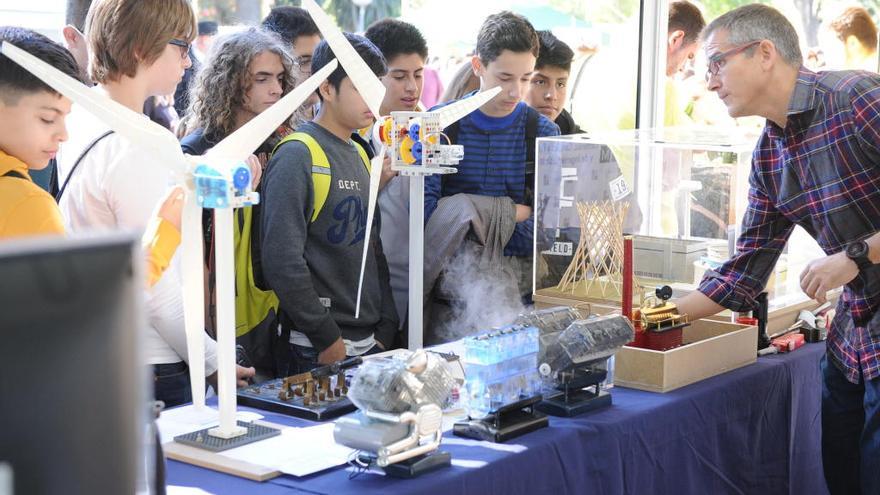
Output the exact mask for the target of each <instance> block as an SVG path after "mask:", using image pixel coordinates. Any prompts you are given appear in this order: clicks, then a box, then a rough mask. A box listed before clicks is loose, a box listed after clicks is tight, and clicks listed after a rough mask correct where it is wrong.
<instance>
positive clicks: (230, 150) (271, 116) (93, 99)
mask: <svg viewBox="0 0 880 495" xmlns="http://www.w3.org/2000/svg"><path fill="white" fill-rule="evenodd" d="M0 52H2V53H3V55H6V56H7V57H9V58H10V59H11V60H13V61H15V62H16V63H18V64H19V65H21V66H22V67H24V68H25V69H27V70H28V71H30V72H31V73H32V74H34V75H35V76H36V77H38V78H40V79H41V80H42V81H43V82H45V83H46V84H48V85H49V86H50V87H52V88H53V89H55V90H56V91H58V92H59V93H61V94H63V95H64V96H66V97H68V98H70V99H71V100H73V101H74V102H75V103H76V104H78V105H82V106H83V107H84V108H85V109H86V110H88V111H89V112H90V113H92V114H93V115H95V116H96V117H97V118H98V119H100V120H101V121H103V122H104V123H105V124H106V125H108V126H109V127H110V128H111V129H113V130H114V131H115V132H117V133H119V134H121V135H122V136H124V137H125V138H127V139H128V140H129V141H131V142H132V143H134V144H135V145H138V146H141V147H142V148H143V150H144V151H145V152H149V153H151V154H152V155H153V156H154V157H155V161H156V163H157V165H159V166H166V167H168V168H169V169H170V170H171V172H172V174H173V179H174V182H176V183H179V184H182V185H183V186H184V189H185V190H186V202H185V204H184V210H183V220H182V228H181V236H182V241H181V250H182V253H181V262H182V272H183V275H182V276H183V299H184V317H185V324H186V336H187V354H188V360H189V368H190V378H191V380H192V396H193V405H194V409H195V411H196V412H197V413H199V414H201V415H202V417H203V418H210V417H211V416H212V415H213V414H214V413H213V411H212V410H210V409H208V408H207V407H206V406H205V388H204V383H205V349H204V339H205V325H204V323H205V322H204V279H203V259H204V258H203V254H202V220H201V218H202V215H201V213H202V208H209V209H213V210H215V215H216V218H215V222H214V225H215V229H216V231H215V235H216V239H217V242H216V243H215V246H216V248H215V249H216V267H217V268H216V270H217V271H216V281H217V355H218V380H217V382H218V390H217V395H218V396H219V402H220V407H219V409H220V425H219V427H217V428H214V429H212V430H210V432H209V434H210V435H211V436H213V437H217V438H220V439H230V438H235V437H239V436H241V435H244V434H245V433H247V429H246V428H243V427H240V426H238V425H237V424H236V421H235V410H236V396H235V392H236V390H235V385H236V383H235V382H236V374H235V367H236V363H235V278H234V255H233V235H232V209H233V208H237V207H241V206H248V205H253V204H256V203H257V202H258V201H259V195H258V194H257V193H255V192H254V191H253V190H252V189H251V174H250V169H249V168H248V167H247V166H246V165H245V164H244V160H245V159H246V158H247V157H248V156H249V155H250V154H251V153H253V152H254V150H256V148H257V147H258V146H259V145H260V144H261V143H262V142H263V141H265V140H266V138H268V137H269V135H270V134H271V133H272V132H273V131H274V130H275V129H277V128H278V126H279V125H281V124H282V123H283V122H284V121H285V120H287V119H289V118H290V115H292V114H293V112H294V111H295V110H296V109H297V108H298V107H299V106H300V105H301V104H302V103H303V102H304V101H305V100H306V99H307V98H308V97H309V95H311V94H312V93H313V92H314V91H315V90H316V89H317V87H318V86H319V85H320V84H321V82H322V81H323V80H324V79H326V78H327V76H329V75H330V73H331V72H333V70H334V69H335V68H336V66H337V62H336V60H332V61H331V62H330V63H329V64H327V66H326V67H324V68H323V69H322V70H320V71H318V72H316V73H315V74H314V75H313V76H312V77H310V78H309V79H308V80H306V81H305V82H304V83H303V84H301V85H300V86H298V87H296V88H295V89H294V90H293V91H291V92H290V93H288V94H287V95H285V96H284V97H283V98H281V100H279V101H278V102H277V103H275V104H274V105H272V106H271V107H270V108H268V109H267V110H265V111H264V112H262V113H261V114H260V115H258V116H256V117H254V118H253V119H251V120H250V121H249V122H248V123H247V124H245V125H244V126H242V127H241V128H239V129H238V130H236V131H235V132H233V133H232V134H230V135H229V136H228V137H226V139H224V140H222V141H220V142H219V143H217V145H216V146H214V147H213V148H211V150H209V151H208V152H207V153H205V154H204V155H201V156H190V155H184V154H183V152H182V151H181V148H180V143H179V142H178V141H177V138H175V137H174V135H173V134H171V132H170V131H168V130H167V129H165V128H164V127H162V126H160V125H158V124H156V123H154V122H151V121H150V120H149V119H147V118H145V117H144V116H143V115H141V114H138V113H137V112H134V111H132V110H130V109H128V108H126V107H124V106H122V105H121V104H119V103H117V102H115V101H113V100H111V99H110V98H108V97H106V96H104V95H102V94H100V93H97V92H95V91H93V90H92V89H90V88H88V87H86V86H85V85H83V84H82V83H80V82H79V81H76V80H74V79H73V78H71V77H69V76H67V75H65V74H63V73H61V72H60V71H58V70H57V69H55V68H54V67H52V66H50V65H48V64H46V63H45V62H43V61H41V60H39V59H37V58H36V57H34V56H32V55H30V54H29V53H27V52H25V51H23V50H21V49H19V48H17V47H15V46H13V45H12V44H10V43H8V42H3V44H2V46H0Z"/></svg>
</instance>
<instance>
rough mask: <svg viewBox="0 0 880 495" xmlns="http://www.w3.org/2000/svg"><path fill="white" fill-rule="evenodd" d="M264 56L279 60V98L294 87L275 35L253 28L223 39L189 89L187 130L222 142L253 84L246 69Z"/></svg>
mask: <svg viewBox="0 0 880 495" xmlns="http://www.w3.org/2000/svg"><path fill="white" fill-rule="evenodd" d="M263 52H272V53H274V54H276V55H278V56H279V57H280V58H281V64H282V65H283V66H284V79H283V81H282V94H287V93H289V92H290V91H291V90H292V89H293V88H294V87H295V86H296V84H297V81H296V79H295V78H294V70H293V59H292V58H291V57H290V54H289V53H288V51H287V49H286V48H285V47H284V44H283V42H282V41H281V39H280V38H279V37H278V36H277V35H275V34H273V33H269V32H267V31H264V30H262V29H257V28H253V27H252V28H248V29H246V30H244V31H239V32H237V33H232V34H229V35H226V36H222V37H220V38H219V39H218V40H217V41H216V42H215V43H214V45H213V46H212V47H211V52H210V54H209V55H208V59H207V61H206V62H205V65H204V66H202V68H201V70H200V71H199V73H198V76H197V77H196V80H195V83H194V84H193V85H192V87H191V88H190V100H189V101H190V103H189V110H188V112H187V114H188V115H189V116H191V120H188V122H187V128H188V129H196V128H199V127H201V128H203V129H204V133H205V135H208V136H212V137H213V138H215V139H222V138H224V137H226V136H228V135H229V134H230V133H231V132H232V131H233V130H234V127H235V111H236V109H238V108H240V107H241V106H242V105H243V104H244V96H245V94H246V93H247V92H248V90H249V89H250V87H251V84H252V81H251V80H250V72H249V71H248V67H249V66H250V64H251V62H252V61H253V60H254V59H255V58H256V57H257V56H258V55H259V54H261V53H263ZM297 112H299V110H298V111H297ZM294 118H296V115H294Z"/></svg>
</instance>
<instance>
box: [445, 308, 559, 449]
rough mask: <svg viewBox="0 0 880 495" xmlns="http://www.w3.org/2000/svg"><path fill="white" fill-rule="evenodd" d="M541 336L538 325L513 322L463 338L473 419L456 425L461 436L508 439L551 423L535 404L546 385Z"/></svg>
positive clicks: (469, 407)
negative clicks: (540, 356) (541, 372)
mask: <svg viewBox="0 0 880 495" xmlns="http://www.w3.org/2000/svg"><path fill="white" fill-rule="evenodd" d="M538 336H539V331H538V329H537V328H536V327H534V326H523V325H509V326H506V327H503V328H499V329H496V330H493V331H492V332H489V333H486V334H482V335H478V336H475V337H468V338H466V339H464V340H463V341H462V342H463V344H464V356H463V359H462V361H463V362H464V366H465V376H466V377H467V383H466V398H467V407H468V416H469V419H468V420H466V421H461V422H458V423H456V424H455V426H454V429H453V432H454V433H455V434H456V435H458V436H463V437H468V438H476V439H478V440H488V441H491V442H504V441H506V440H509V439H511V438H515V437H518V436H520V435H523V434H525V433H528V432H530V431H534V430H537V429H539V428H543V427H545V426H547V424H548V421H547V417H546V416H545V415H543V414H541V413H540V412H538V411H537V410H536V409H535V408H534V406H535V404H537V403H538V402H540V401H541V389H542V383H541V377H540V375H539V374H538V364H537V357H538V351H539V344H538Z"/></svg>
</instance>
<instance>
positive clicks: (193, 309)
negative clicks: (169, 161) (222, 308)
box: [180, 191, 205, 409]
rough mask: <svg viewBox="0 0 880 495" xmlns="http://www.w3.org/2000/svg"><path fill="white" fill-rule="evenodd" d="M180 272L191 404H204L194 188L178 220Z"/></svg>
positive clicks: (197, 215)
mask: <svg viewBox="0 0 880 495" xmlns="http://www.w3.org/2000/svg"><path fill="white" fill-rule="evenodd" d="M181 223H182V225H181V229H180V235H181V242H180V249H181V253H180V256H181V259H180V261H181V263H180V266H181V275H182V278H183V316H184V327H185V328H186V349H187V355H188V356H187V358H188V359H187V361H188V362H189V376H190V381H191V382H192V398H193V405H194V406H195V407H196V408H197V409H202V408H204V407H205V279H204V276H205V273H204V268H203V267H204V259H205V258H204V255H203V254H202V208H201V207H200V206H199V203H198V200H197V199H196V194H195V192H194V191H187V193H186V201H185V202H184V204H183V218H182V221H181Z"/></svg>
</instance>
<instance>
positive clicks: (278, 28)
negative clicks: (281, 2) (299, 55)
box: [263, 6, 321, 44]
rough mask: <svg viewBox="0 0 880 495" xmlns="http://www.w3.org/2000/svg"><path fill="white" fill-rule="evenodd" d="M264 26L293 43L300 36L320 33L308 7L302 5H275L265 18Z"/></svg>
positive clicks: (286, 41) (287, 41) (285, 40)
mask: <svg viewBox="0 0 880 495" xmlns="http://www.w3.org/2000/svg"><path fill="white" fill-rule="evenodd" d="M263 28H265V29H268V30H269V31H272V32H274V33H277V34H278V36H281V39H282V40H284V42H285V43H289V44H293V43H295V42H296V39H297V38H299V37H300V36H314V35H316V34H317V35H320V34H321V32H320V31H319V30H318V26H317V25H316V24H315V21H313V20H312V16H311V15H310V14H309V12H308V11H307V10H306V9H303V8H300V7H291V6H284V7H275V8H274V9H272V10H271V11H269V15H267V16H266V18H265V19H263Z"/></svg>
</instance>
